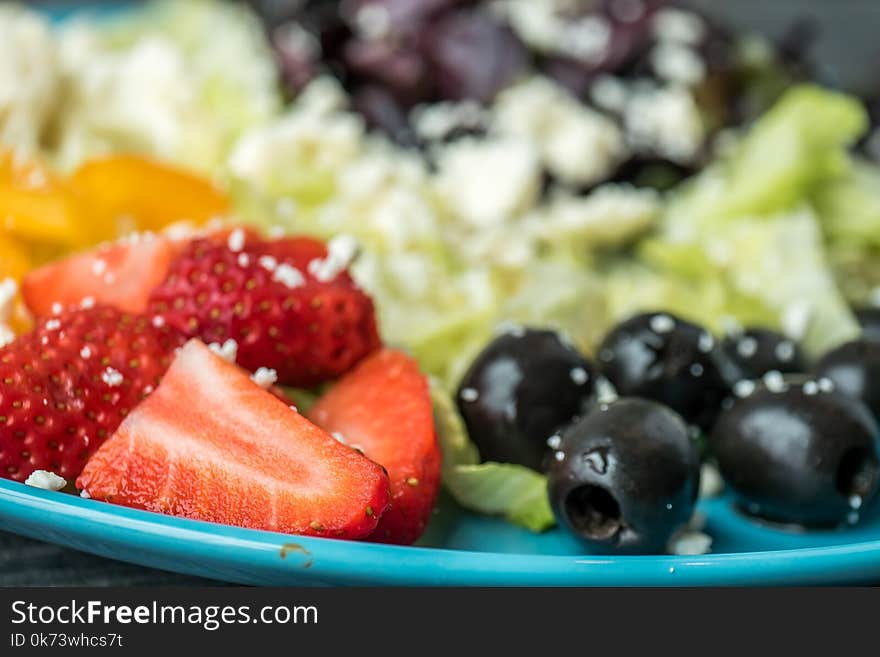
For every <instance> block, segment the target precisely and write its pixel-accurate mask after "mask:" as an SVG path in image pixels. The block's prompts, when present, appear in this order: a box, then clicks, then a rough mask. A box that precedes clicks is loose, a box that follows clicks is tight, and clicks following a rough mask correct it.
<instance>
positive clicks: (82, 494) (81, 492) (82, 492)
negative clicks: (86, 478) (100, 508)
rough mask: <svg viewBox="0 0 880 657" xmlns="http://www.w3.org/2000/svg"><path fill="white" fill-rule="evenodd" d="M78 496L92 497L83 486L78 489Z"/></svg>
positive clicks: (88, 498)
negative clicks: (80, 489)
mask: <svg viewBox="0 0 880 657" xmlns="http://www.w3.org/2000/svg"><path fill="white" fill-rule="evenodd" d="M79 496H80V497H81V498H82V499H84V500H90V499H92V496H91V495H89V491H87V490H86V489H85V488H83V489H82V491H80V494H79Z"/></svg>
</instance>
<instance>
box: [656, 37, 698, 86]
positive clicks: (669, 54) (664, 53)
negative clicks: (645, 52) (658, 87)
mask: <svg viewBox="0 0 880 657" xmlns="http://www.w3.org/2000/svg"><path fill="white" fill-rule="evenodd" d="M651 66H652V67H653V69H654V73H656V74H657V76H658V77H659V78H661V79H663V80H666V81H668V82H672V83H675V84H682V85H685V86H693V85H696V84H698V83H700V82H702V80H703V79H704V78H705V77H706V63H705V62H704V61H703V60H702V58H700V56H699V55H698V54H697V53H696V52H695V51H694V50H692V49H691V48H688V47H687V46H683V45H681V44H678V43H661V44H660V45H658V46H657V47H655V48H654V50H652V51H651Z"/></svg>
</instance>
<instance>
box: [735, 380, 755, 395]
mask: <svg viewBox="0 0 880 657" xmlns="http://www.w3.org/2000/svg"><path fill="white" fill-rule="evenodd" d="M753 392H755V382H754V381H750V380H749V379H743V380H741V381H737V382H736V383H734V384H733V394H734V395H736V396H737V397H739V398H741V399H742V398H745V397H748V396H749V395H751V394H752V393H753Z"/></svg>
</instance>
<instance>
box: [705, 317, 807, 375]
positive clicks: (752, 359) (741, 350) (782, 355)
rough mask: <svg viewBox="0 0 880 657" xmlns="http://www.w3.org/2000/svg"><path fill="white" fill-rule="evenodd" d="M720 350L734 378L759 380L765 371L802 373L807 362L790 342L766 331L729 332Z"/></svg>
mask: <svg viewBox="0 0 880 657" xmlns="http://www.w3.org/2000/svg"><path fill="white" fill-rule="evenodd" d="M721 350H722V351H723V352H724V355H725V356H726V357H727V359H728V360H729V361H730V362H731V363H733V364H734V365H735V366H736V367H737V369H738V373H737V379H760V378H761V377H762V376H764V375H765V374H766V373H767V372H772V371H777V372H781V373H783V374H792V373H797V372H805V371H806V370H807V362H806V359H805V358H804V355H803V353H802V352H801V349H800V347H799V346H798V345H797V343H796V342H795V341H794V340H791V339H790V338H787V337H785V336H784V335H782V334H781V333H777V332H776V331H771V330H770V329H766V328H758V327H753V328H747V329H745V330H744V331H738V332H736V333H731V334H730V335H728V336H727V337H725V338H724V340H722V342H721Z"/></svg>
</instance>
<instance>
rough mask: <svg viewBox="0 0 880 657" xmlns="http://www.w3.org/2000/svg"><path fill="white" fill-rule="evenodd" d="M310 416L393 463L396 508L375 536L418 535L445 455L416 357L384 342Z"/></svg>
mask: <svg viewBox="0 0 880 657" xmlns="http://www.w3.org/2000/svg"><path fill="white" fill-rule="evenodd" d="M309 417H310V418H311V419H312V420H313V421H314V422H315V423H316V424H318V425H319V426H321V427H323V428H324V429H326V430H327V431H330V432H332V433H334V435H337V436H338V437H340V438H341V439H343V440H345V441H346V442H347V443H348V444H349V445H351V446H353V447H357V448H359V449H362V450H363V452H364V454H366V455H367V456H369V457H370V458H371V459H373V460H374V461H376V462H377V463H381V464H382V465H383V466H385V468H386V469H387V470H388V476H389V478H390V480H391V508H390V509H388V511H386V512H385V515H383V516H382V519H381V520H380V521H379V526H378V527H377V528H376V531H375V532H374V533H373V535H372V536H371V537H370V539H371V540H375V541H380V542H388V543H400V544H410V543H413V542H414V541H415V540H416V539H418V538H419V537H420V536H421V535H422V532H423V531H424V530H425V526H426V525H427V524H428V520H429V519H430V517H431V512H432V511H433V509H434V503H435V502H436V500H437V493H438V491H439V488H440V465H441V462H440V446H439V444H438V442H437V434H436V431H435V429H434V418H433V413H432V406H431V395H430V391H429V389H428V382H427V380H426V379H425V377H424V375H423V374H422V373H421V372H420V371H419V367H418V365H417V364H416V362H415V361H414V360H413V359H411V358H409V357H408V356H406V355H405V354H403V353H401V352H399V351H394V350H392V349H383V350H382V351H380V352H378V353H377V354H374V355H373V356H370V357H369V358H367V359H366V360H364V361H363V362H361V363H360V364H359V365H358V366H357V367H356V368H355V369H354V370H352V371H351V372H350V373H349V374H347V375H346V376H345V377H343V378H342V379H341V380H340V381H339V382H338V383H337V384H336V385H335V386H334V387H333V388H331V389H330V391H329V392H327V393H325V394H324V396H323V397H321V398H320V399H319V400H318V402H317V403H316V404H315V405H314V406H313V407H312V409H311V410H310V411H309Z"/></svg>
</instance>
